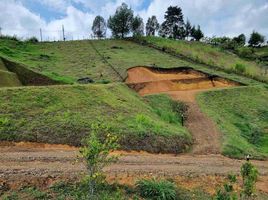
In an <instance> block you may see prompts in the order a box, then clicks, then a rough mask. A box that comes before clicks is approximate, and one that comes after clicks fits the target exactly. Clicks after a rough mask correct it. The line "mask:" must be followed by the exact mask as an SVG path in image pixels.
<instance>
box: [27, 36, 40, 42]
mask: <svg viewBox="0 0 268 200" xmlns="http://www.w3.org/2000/svg"><path fill="white" fill-rule="evenodd" d="M26 42H30V43H37V42H38V39H37V38H36V37H31V38H29V39H27V40H26Z"/></svg>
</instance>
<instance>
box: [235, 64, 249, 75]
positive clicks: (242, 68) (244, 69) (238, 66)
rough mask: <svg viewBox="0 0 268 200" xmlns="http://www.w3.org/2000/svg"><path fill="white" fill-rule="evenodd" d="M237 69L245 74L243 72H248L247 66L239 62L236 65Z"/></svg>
mask: <svg viewBox="0 0 268 200" xmlns="http://www.w3.org/2000/svg"><path fill="white" fill-rule="evenodd" d="M235 70H236V71H237V72H239V73H242V74H243V73H245V72H246V66H245V65H243V64H240V63H237V64H236V65H235Z"/></svg>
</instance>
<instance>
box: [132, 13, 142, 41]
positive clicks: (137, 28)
mask: <svg viewBox="0 0 268 200" xmlns="http://www.w3.org/2000/svg"><path fill="white" fill-rule="evenodd" d="M131 30H132V32H133V36H143V35H144V23H143V19H142V18H141V17H140V16H136V17H134V19H133V22H132V27H131Z"/></svg>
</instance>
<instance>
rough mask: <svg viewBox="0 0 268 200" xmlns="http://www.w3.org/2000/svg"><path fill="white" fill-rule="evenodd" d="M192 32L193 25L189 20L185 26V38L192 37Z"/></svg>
mask: <svg viewBox="0 0 268 200" xmlns="http://www.w3.org/2000/svg"><path fill="white" fill-rule="evenodd" d="M191 31H192V25H191V23H190V21H189V20H188V19H187V22H186V24H185V37H187V38H188V37H190V36H191Z"/></svg>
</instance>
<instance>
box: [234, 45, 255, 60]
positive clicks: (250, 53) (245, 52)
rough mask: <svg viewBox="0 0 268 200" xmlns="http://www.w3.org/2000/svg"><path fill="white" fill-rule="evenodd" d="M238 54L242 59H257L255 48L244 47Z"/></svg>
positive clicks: (239, 49) (238, 49)
mask: <svg viewBox="0 0 268 200" xmlns="http://www.w3.org/2000/svg"><path fill="white" fill-rule="evenodd" d="M236 53H237V55H238V56H240V57H242V58H248V59H255V57H256V56H255V55H254V53H255V51H254V49H253V48H249V47H242V48H237V49H236Z"/></svg>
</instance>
